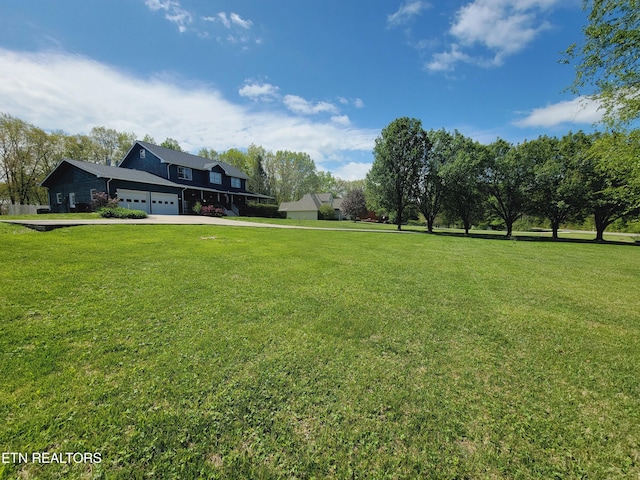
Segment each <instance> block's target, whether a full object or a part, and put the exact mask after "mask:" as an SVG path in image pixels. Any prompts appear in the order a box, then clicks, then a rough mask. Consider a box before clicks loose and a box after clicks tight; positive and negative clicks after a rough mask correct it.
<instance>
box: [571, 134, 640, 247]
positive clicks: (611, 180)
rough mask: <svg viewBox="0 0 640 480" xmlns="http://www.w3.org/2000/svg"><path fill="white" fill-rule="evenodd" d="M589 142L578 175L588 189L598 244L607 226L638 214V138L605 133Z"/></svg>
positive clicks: (636, 135) (639, 192)
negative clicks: (581, 175) (580, 173)
mask: <svg viewBox="0 0 640 480" xmlns="http://www.w3.org/2000/svg"><path fill="white" fill-rule="evenodd" d="M593 138H594V139H593V143H592V144H591V148H590V149H589V151H588V154H587V155H586V156H585V158H584V159H583V161H582V173H583V175H584V182H585V184H586V185H587V187H588V189H589V194H588V208H589V209H590V211H591V212H592V213H593V217H594V222H595V227H596V241H598V242H602V241H604V232H605V230H606V229H607V227H608V226H609V225H611V224H612V223H613V222H615V221H616V220H618V219H620V218H628V217H633V216H636V215H638V213H640V185H639V184H640V180H638V175H639V174H640V167H639V166H638V160H637V159H638V153H639V152H640V134H638V132H637V131H635V132H633V133H632V134H630V135H627V134H623V133H606V134H602V135H594V136H593Z"/></svg>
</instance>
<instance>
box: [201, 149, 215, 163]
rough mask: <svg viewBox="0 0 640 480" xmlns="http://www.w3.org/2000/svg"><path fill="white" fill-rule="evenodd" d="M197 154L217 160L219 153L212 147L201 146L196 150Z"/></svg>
mask: <svg viewBox="0 0 640 480" xmlns="http://www.w3.org/2000/svg"><path fill="white" fill-rule="evenodd" d="M198 156H199V157H202V158H208V159H209V160H218V158H219V155H218V152H216V151H215V150H214V149H213V148H201V149H200V150H199V151H198Z"/></svg>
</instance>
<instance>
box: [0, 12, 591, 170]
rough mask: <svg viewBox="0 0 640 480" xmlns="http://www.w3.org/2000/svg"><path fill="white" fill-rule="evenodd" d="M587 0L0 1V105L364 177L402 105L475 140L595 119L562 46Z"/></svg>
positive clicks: (73, 124) (576, 30)
mask: <svg viewBox="0 0 640 480" xmlns="http://www.w3.org/2000/svg"><path fill="white" fill-rule="evenodd" d="M581 3H582V2H581V1H580V0H459V1H455V2H451V1H436V0H429V1H427V0H407V1H399V0H367V1H366V2H364V1H356V0H322V1H320V0H307V1H299V0H270V1H268V2H267V1H258V0H247V1H243V2H238V1H231V0H220V1H218V0H63V1H58V2H52V1H50V0H29V1H25V0H2V2H1V3H0V72H1V73H0V112H2V113H8V114H11V115H13V116H16V117H18V118H21V119H23V120H26V121H28V122H31V123H33V124H35V125H37V126H39V127H41V128H44V129H45V130H54V129H62V130H64V131H65V132H67V133H70V134H75V133H88V132H89V131H90V130H91V128H92V127H94V126H106V127H109V128H115V129H117V130H120V131H128V132H134V133H135V134H136V135H137V136H138V137H139V138H142V137H143V136H144V135H145V134H150V135H151V136H153V137H154V138H155V139H156V140H157V141H158V142H160V141H162V140H164V139H165V138H167V137H171V138H174V139H176V140H178V142H179V143H180V144H181V145H182V147H183V148H184V149H186V150H189V151H192V152H196V151H197V150H199V149H200V148H201V147H207V148H213V149H215V150H217V151H224V150H227V149H229V148H232V147H235V148H240V149H246V147H248V146H249V145H250V144H251V143H254V144H256V145H262V146H264V147H265V148H266V149H268V150H272V151H276V150H284V149H288V150H295V151H305V152H307V153H309V154H310V155H311V157H312V158H313V159H314V160H315V162H316V164H317V166H318V167H319V168H320V169H323V170H329V171H331V172H332V173H333V174H334V175H336V176H339V177H341V178H345V179H356V178H364V175H365V174H366V172H367V171H368V169H369V167H370V164H371V162H372V161H373V156H372V149H373V145H374V141H375V138H376V137H377V136H378V135H379V134H380V131H381V129H382V128H383V127H384V126H386V125H387V124H389V123H390V122H391V121H393V120H394V119H395V118H398V117H402V116H410V117H415V118H419V119H421V120H422V123H423V126H424V127H425V128H427V129H430V128H433V129H439V128H445V129H447V130H454V129H458V130H459V131H460V132H462V133H463V134H465V135H467V136H470V137H472V138H474V139H476V140H478V141H480V142H483V143H490V142H492V141H493V140H495V139H496V138H497V137H501V138H504V139H506V140H508V141H511V142H514V143H515V142H521V141H523V140H524V139H527V138H536V137H538V136H539V135H543V134H550V135H558V136H560V135H563V134H565V133H567V132H568V131H569V130H578V129H584V130H591V129H592V128H593V127H592V125H593V123H594V121H597V120H598V118H599V112H598V110H597V108H595V107H594V105H590V104H589V103H587V102H586V101H584V100H583V99H581V98H576V97H575V96H572V95H571V94H569V93H567V92H566V91H564V89H565V88H566V87H567V86H568V85H570V83H571V81H572V80H573V67H572V66H568V65H563V64H561V63H560V62H558V60H560V59H561V58H562V53H561V52H562V51H564V50H565V49H566V48H567V47H568V46H569V45H570V44H571V43H573V42H575V41H579V40H580V38H581V28H582V26H583V25H584V23H585V15H584V13H583V12H582V11H581V8H580V7H581Z"/></svg>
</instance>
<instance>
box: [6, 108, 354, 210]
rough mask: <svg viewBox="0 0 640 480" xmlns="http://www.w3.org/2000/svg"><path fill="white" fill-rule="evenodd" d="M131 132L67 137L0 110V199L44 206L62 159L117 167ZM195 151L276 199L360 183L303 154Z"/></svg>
mask: <svg viewBox="0 0 640 480" xmlns="http://www.w3.org/2000/svg"><path fill="white" fill-rule="evenodd" d="M136 138H137V137H136V135H135V133H133V132H119V131H117V130H115V129H112V128H106V127H94V128H92V129H91V131H90V132H89V134H88V135H80V134H76V135H70V134H67V133H65V132H63V131H61V130H56V131H53V132H45V131H44V130H43V129H41V128H39V127H36V126H35V125H32V124H30V123H27V122H25V121H24V120H21V119H19V118H16V117H13V116H11V115H8V114H4V113H2V114H0V203H1V202H5V203H6V202H8V203H11V204H14V205H15V204H20V205H28V204H46V203H47V202H48V199H47V194H46V189H44V188H42V187H40V186H39V184H40V182H41V181H42V180H44V178H45V177H46V176H47V175H49V173H51V171H52V170H53V169H54V168H55V166H56V165H57V164H58V163H59V162H60V161H61V160H62V159H63V158H71V159H74V160H84V161H88V162H92V163H99V164H103V165H117V164H118V162H119V161H120V160H121V159H122V158H124V156H125V155H126V153H127V152H128V151H129V149H130V148H131V146H132V145H133V143H134V142H135V140H136ZM142 140H143V141H146V142H148V143H153V144H156V145H160V146H162V147H165V148H171V149H174V150H180V151H182V148H181V147H180V144H179V143H178V141H176V140H175V139H173V138H166V139H165V140H164V141H163V142H161V143H157V142H156V141H155V140H154V138H153V137H151V136H150V135H145V136H144V137H143V139H142ZM198 155H200V156H203V157H205V158H210V159H213V160H220V161H223V162H226V163H229V164H230V165H233V166H235V167H237V168H238V169H240V170H241V171H243V172H244V173H246V174H247V176H248V177H249V180H248V185H247V188H248V189H249V190H250V191H252V192H255V193H260V194H263V195H268V196H272V197H273V198H274V200H275V202H276V203H279V202H286V201H292V200H298V199H299V198H301V197H302V196H303V195H304V194H306V193H316V192H329V193H333V194H334V195H336V196H340V195H342V194H344V193H346V191H347V190H349V189H351V188H353V186H355V185H359V184H362V183H363V181H356V182H349V181H345V180H342V179H340V178H337V177H334V176H333V175H332V174H331V172H327V171H321V170H318V168H317V167H316V164H315V162H314V161H313V159H312V158H311V157H310V156H309V155H308V154H306V153H303V152H292V151H288V150H278V151H277V152H275V153H274V152H271V151H268V150H266V149H265V148H263V147H261V146H256V145H250V146H249V147H248V149H247V151H246V152H243V151H241V150H239V149H235V148H232V149H229V150H227V151H224V152H220V153H218V152H216V151H215V150H213V149H207V148H203V149H201V150H200V151H199V152H198Z"/></svg>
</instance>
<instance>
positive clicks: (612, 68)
mask: <svg viewBox="0 0 640 480" xmlns="http://www.w3.org/2000/svg"><path fill="white" fill-rule="evenodd" d="M583 9H584V10H585V11H588V15H589V16H588V20H589V22H588V24H587V26H586V27H584V29H583V34H584V39H583V40H582V43H581V44H580V45H578V44H577V43H574V44H573V45H571V46H570V47H569V48H568V49H567V57H568V60H567V62H568V61H571V60H573V59H578V61H579V63H578V65H577V67H576V77H575V80H574V82H573V85H572V86H571V87H570V89H571V90H572V91H573V92H575V93H578V92H579V91H580V90H581V89H583V88H585V87H587V86H592V87H594V88H595V93H594V94H593V95H592V98H593V99H595V100H597V101H600V102H602V105H603V107H604V109H605V121H606V122H608V123H609V124H610V125H624V124H629V123H631V122H632V121H633V120H635V119H637V118H638V116H639V115H640V68H639V67H640V55H639V54H638V48H639V47H638V46H639V45H640V2H639V1H638V0H584V2H583Z"/></svg>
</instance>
